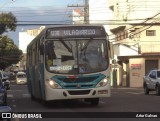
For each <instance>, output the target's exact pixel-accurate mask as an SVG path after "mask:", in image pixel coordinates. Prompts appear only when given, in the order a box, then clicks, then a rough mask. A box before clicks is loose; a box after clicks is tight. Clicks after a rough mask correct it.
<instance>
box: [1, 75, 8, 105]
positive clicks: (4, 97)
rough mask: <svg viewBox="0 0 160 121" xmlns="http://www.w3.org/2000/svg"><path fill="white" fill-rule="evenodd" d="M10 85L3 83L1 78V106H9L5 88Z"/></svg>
mask: <svg viewBox="0 0 160 121" xmlns="http://www.w3.org/2000/svg"><path fill="white" fill-rule="evenodd" d="M7 84H8V83H6V82H2V78H0V106H2V105H4V106H5V105H7V90H6V88H5V86H6V85H7Z"/></svg>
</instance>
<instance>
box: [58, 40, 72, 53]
mask: <svg viewBox="0 0 160 121" xmlns="http://www.w3.org/2000/svg"><path fill="white" fill-rule="evenodd" d="M61 43H62V44H63V45H64V46H65V47H66V48H67V50H68V51H69V52H70V53H72V49H71V48H70V47H69V46H68V45H67V44H66V43H65V42H64V41H63V40H61Z"/></svg>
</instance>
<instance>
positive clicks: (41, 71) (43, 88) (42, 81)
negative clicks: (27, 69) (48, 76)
mask: <svg viewBox="0 0 160 121" xmlns="http://www.w3.org/2000/svg"><path fill="white" fill-rule="evenodd" d="M39 69H40V71H39V72H40V75H39V76H40V92H41V98H42V99H45V77H44V70H45V69H44V63H40V64H39Z"/></svg>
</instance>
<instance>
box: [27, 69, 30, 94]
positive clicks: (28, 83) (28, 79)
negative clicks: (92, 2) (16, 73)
mask: <svg viewBox="0 0 160 121" xmlns="http://www.w3.org/2000/svg"><path fill="white" fill-rule="evenodd" d="M26 75H27V87H28V91H29V93H30V94H31V80H30V74H29V67H27V70H26Z"/></svg>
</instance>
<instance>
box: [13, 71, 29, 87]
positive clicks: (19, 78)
mask: <svg viewBox="0 0 160 121" xmlns="http://www.w3.org/2000/svg"><path fill="white" fill-rule="evenodd" d="M16 83H17V84H26V83H27V78H26V73H25V72H18V73H17V74H16Z"/></svg>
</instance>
